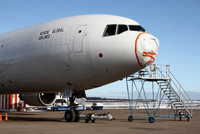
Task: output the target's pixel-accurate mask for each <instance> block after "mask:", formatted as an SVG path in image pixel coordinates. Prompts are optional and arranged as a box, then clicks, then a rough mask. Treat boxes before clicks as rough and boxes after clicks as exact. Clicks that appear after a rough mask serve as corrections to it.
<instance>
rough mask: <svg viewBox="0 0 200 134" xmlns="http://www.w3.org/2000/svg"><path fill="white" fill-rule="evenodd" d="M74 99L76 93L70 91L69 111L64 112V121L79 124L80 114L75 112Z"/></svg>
mask: <svg viewBox="0 0 200 134" xmlns="http://www.w3.org/2000/svg"><path fill="white" fill-rule="evenodd" d="M75 98H76V92H75V91H72V96H71V97H70V98H69V101H70V110H66V111H65V120H66V122H79V120H80V117H79V115H80V113H79V111H78V110H75V108H76V107H77V105H76V104H75V103H74V101H75Z"/></svg>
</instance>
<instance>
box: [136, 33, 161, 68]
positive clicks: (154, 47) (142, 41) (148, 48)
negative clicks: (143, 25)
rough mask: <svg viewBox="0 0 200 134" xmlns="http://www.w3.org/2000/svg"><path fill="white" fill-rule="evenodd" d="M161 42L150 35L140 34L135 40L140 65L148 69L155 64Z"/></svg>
mask: <svg viewBox="0 0 200 134" xmlns="http://www.w3.org/2000/svg"><path fill="white" fill-rule="evenodd" d="M158 47H159V41H158V40H157V38H156V37H154V36H153V35H151V34H149V33H140V34H139V35H138V36H137V38H136V40H135V55H136V58H137V61H138V64H139V65H140V66H142V67H146V66H148V65H149V64H151V63H153V62H154V61H155V59H156V56H157V54H158Z"/></svg>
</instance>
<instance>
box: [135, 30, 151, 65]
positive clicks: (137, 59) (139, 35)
mask: <svg viewBox="0 0 200 134" xmlns="http://www.w3.org/2000/svg"><path fill="white" fill-rule="evenodd" d="M142 34H148V33H146V32H144V33H140V34H139V35H138V36H137V38H136V40H135V56H136V59H137V62H138V64H139V65H140V66H141V67H145V66H143V65H142V64H141V63H140V60H139V58H138V55H137V41H138V39H139V37H140V35H142Z"/></svg>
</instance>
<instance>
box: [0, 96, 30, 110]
mask: <svg viewBox="0 0 200 134" xmlns="http://www.w3.org/2000/svg"><path fill="white" fill-rule="evenodd" d="M20 108H26V103H25V102H24V101H22V100H20V99H19V97H18V94H3V95H0V111H6V112H9V111H17V110H19V109H20Z"/></svg>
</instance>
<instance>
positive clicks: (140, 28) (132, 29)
mask: <svg viewBox="0 0 200 134" xmlns="http://www.w3.org/2000/svg"><path fill="white" fill-rule="evenodd" d="M129 29H130V30H131V31H138V32H145V29H144V28H143V27H141V26H140V25H129Z"/></svg>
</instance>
